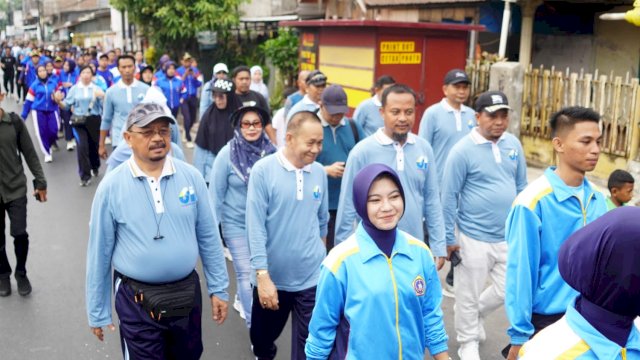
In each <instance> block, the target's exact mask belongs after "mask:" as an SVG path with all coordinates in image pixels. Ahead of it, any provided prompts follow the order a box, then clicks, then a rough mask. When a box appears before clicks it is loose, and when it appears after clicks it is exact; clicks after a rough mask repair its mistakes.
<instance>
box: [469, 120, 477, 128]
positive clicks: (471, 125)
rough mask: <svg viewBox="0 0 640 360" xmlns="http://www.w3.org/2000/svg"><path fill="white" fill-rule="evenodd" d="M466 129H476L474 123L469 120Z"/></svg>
mask: <svg viewBox="0 0 640 360" xmlns="http://www.w3.org/2000/svg"><path fill="white" fill-rule="evenodd" d="M467 127H468V128H469V130H471V129H473V128H474V127H476V123H475V122H474V121H473V119H469V121H467Z"/></svg>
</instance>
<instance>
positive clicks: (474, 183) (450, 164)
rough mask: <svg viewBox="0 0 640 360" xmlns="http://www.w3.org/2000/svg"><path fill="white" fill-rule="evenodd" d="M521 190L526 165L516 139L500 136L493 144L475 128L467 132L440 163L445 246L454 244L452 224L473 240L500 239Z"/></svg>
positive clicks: (502, 237) (504, 135) (505, 134)
mask: <svg viewBox="0 0 640 360" xmlns="http://www.w3.org/2000/svg"><path fill="white" fill-rule="evenodd" d="M526 186H527V162H526V160H525V157H524V151H522V145H520V141H519V140H518V139H517V138H516V137H515V136H513V135H511V134H509V133H504V134H502V136H501V137H500V139H498V141H497V143H493V142H491V141H489V140H487V139H485V138H484V137H482V135H480V134H479V133H478V130H477V128H476V129H474V130H471V132H470V133H469V135H467V136H465V137H464V138H462V140H460V141H459V142H458V143H457V144H455V145H454V147H453V149H451V154H449V158H448V159H447V163H446V165H445V170H444V180H443V181H442V195H441V199H442V209H443V212H444V228H445V229H446V238H447V245H453V244H455V243H456V238H455V225H456V224H457V225H458V229H459V230H460V231H461V232H462V233H463V234H465V235H466V236H468V237H470V238H472V239H474V240H478V241H484V242H490V243H495V242H502V241H505V238H504V223H505V220H506V219H507V215H508V214H509V210H510V209H511V205H512V204H513V200H515V198H516V195H517V194H518V193H519V192H520V191H522V190H524V188H525V187H526ZM488 209H490V210H488Z"/></svg>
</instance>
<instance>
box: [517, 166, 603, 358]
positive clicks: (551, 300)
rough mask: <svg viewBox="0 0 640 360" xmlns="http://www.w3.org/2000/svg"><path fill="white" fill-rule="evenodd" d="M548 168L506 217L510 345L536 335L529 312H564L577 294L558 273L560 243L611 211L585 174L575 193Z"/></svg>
mask: <svg viewBox="0 0 640 360" xmlns="http://www.w3.org/2000/svg"><path fill="white" fill-rule="evenodd" d="M554 170H555V167H550V168H548V169H547V170H546V171H545V172H544V175H542V176H541V177H539V178H538V179H536V180H534V181H533V182H532V183H531V184H529V186H527V187H526V188H525V189H524V190H523V191H522V192H521V193H520V194H519V195H518V196H517V197H516V200H515V201H514V203H513V206H512V208H511V211H510V213H509V216H508V217H507V222H506V229H505V238H506V240H507V244H508V248H509V250H508V255H507V279H506V294H505V307H506V311H507V316H508V318H509V323H510V327H509V330H508V331H507V333H508V334H509V336H510V337H511V344H514V345H521V344H524V343H525V342H526V341H527V340H529V337H531V335H532V334H533V331H534V329H533V324H532V323H531V314H532V313H536V314H540V315H554V314H562V313H564V312H565V311H566V309H567V306H568V305H569V302H570V301H571V300H572V299H573V298H575V297H576V295H577V294H578V293H577V292H576V291H575V290H574V289H572V288H571V287H570V286H569V285H568V284H567V283H566V282H565V281H564V280H563V279H562V277H561V276H560V271H558V252H559V251H560V246H562V244H563V243H564V242H565V240H567V238H568V237H569V236H570V235H571V234H572V233H573V232H575V231H576V230H578V229H580V228H582V227H583V226H585V225H587V224H588V223H590V222H591V221H593V220H595V219H597V218H598V217H600V216H601V215H603V214H604V213H606V212H607V205H606V203H605V196H604V194H602V193H601V192H600V191H598V190H596V189H595V188H594V187H593V186H592V185H591V183H590V182H589V181H588V180H587V179H586V178H585V179H584V182H583V185H584V199H585V200H583V199H579V198H578V197H577V196H576V195H575V190H574V189H572V188H570V187H569V186H567V185H566V184H565V183H564V181H562V179H560V177H559V176H558V175H557V174H556V173H555V172H554Z"/></svg>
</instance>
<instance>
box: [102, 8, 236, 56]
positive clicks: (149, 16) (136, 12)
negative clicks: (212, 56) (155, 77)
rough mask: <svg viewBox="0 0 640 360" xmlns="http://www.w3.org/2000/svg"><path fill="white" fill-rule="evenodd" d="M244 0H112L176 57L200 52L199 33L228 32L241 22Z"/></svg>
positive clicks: (148, 34)
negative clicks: (239, 9)
mask: <svg viewBox="0 0 640 360" xmlns="http://www.w3.org/2000/svg"><path fill="white" fill-rule="evenodd" d="M243 1H245V0H153V1H149V0H110V2H111V5H113V7H115V8H116V9H118V10H120V11H124V10H126V11H127V12H128V14H129V20H130V21H132V22H134V23H135V24H137V25H139V26H141V27H142V28H143V32H144V33H145V35H146V36H147V37H148V38H149V39H150V40H151V42H152V43H153V44H154V45H155V46H156V47H157V48H159V49H163V50H166V51H167V52H169V53H170V54H171V55H173V56H174V58H176V57H177V56H179V55H181V54H182V53H184V52H185V51H189V52H191V53H194V54H197V53H198V43H197V40H196V34H197V33H198V32H200V31H205V30H211V31H217V32H219V33H225V32H227V31H228V30H229V29H230V28H231V27H233V26H236V25H237V24H238V23H239V15H238V5H240V3H241V2H243Z"/></svg>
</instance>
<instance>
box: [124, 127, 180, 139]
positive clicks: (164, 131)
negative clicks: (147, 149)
mask: <svg viewBox="0 0 640 360" xmlns="http://www.w3.org/2000/svg"><path fill="white" fill-rule="evenodd" d="M129 132H131V133H136V134H140V135H142V137H144V138H147V139H151V138H152V137H154V136H155V135H156V134H158V135H160V136H161V137H163V138H166V137H168V136H169V135H171V129H169V128H163V129H158V130H146V131H133V130H129Z"/></svg>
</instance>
